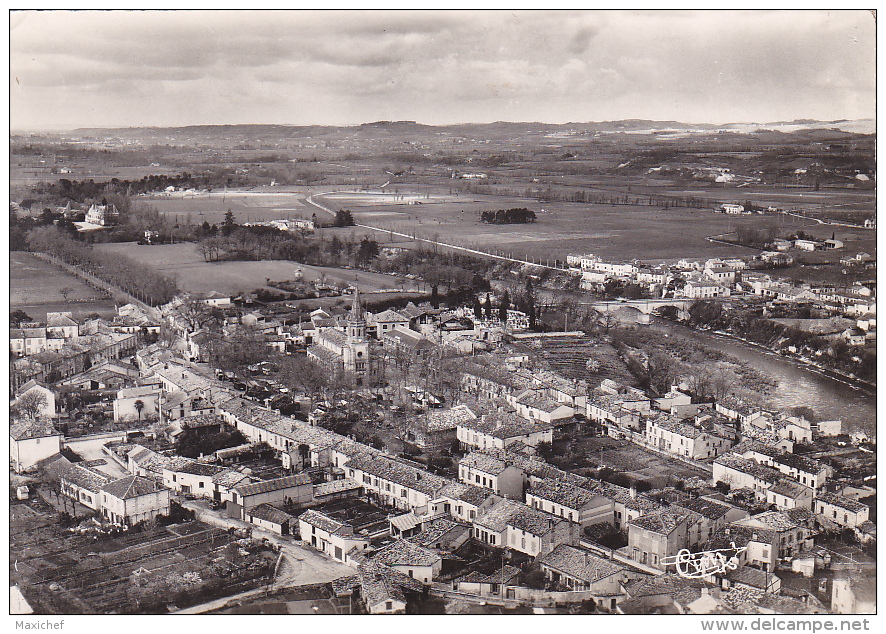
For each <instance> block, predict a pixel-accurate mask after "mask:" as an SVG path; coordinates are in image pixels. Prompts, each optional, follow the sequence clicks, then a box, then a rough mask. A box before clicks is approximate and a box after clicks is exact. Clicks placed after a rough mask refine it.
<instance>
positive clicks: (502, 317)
mask: <svg viewBox="0 0 886 634" xmlns="http://www.w3.org/2000/svg"><path fill="white" fill-rule="evenodd" d="M510 307H511V296H510V295H509V294H508V291H507V290H505V292H504V295H502V296H501V304H499V306H498V320H499V321H500V322H501V323H502V324H505V323H507V321H508V309H509V308H510Z"/></svg>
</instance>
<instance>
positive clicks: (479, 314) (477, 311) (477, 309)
mask: <svg viewBox="0 0 886 634" xmlns="http://www.w3.org/2000/svg"><path fill="white" fill-rule="evenodd" d="M474 317H475V318H476V319H477V321H483V306H481V305H480V298H479V297H477V296H476V295H475V296H474Z"/></svg>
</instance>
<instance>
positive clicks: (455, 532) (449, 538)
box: [409, 517, 471, 554]
mask: <svg viewBox="0 0 886 634" xmlns="http://www.w3.org/2000/svg"><path fill="white" fill-rule="evenodd" d="M470 537H471V526H470V524H463V523H461V522H455V521H453V520H451V519H448V518H445V517H438V518H437V519H435V520H432V521H429V522H425V523H424V524H422V529H421V531H419V532H418V533H416V534H415V535H413V536H412V537H410V538H409V541H410V543H413V544H416V545H418V546H423V547H424V548H429V549H431V550H433V551H435V552H437V553H445V554H448V553H452V552H454V551H456V550H458V549H459V548H461V546H463V545H464V544H465V543H466V542H467V541H468V539H470Z"/></svg>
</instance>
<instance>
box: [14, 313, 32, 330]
mask: <svg viewBox="0 0 886 634" xmlns="http://www.w3.org/2000/svg"><path fill="white" fill-rule="evenodd" d="M30 321H34V320H33V319H31V316H30V315H29V314H28V313H26V312H24V311H22V310H14V311H12V312H11V313H9V324H10V325H11V326H16V327H18V326H19V324H21V323H22V322H30Z"/></svg>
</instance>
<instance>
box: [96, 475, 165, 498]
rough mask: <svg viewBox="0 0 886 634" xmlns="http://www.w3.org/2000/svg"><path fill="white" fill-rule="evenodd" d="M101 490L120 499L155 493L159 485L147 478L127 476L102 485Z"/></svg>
mask: <svg viewBox="0 0 886 634" xmlns="http://www.w3.org/2000/svg"><path fill="white" fill-rule="evenodd" d="M101 490H102V491H103V492H104V493H107V494H108V495H113V496H114V497H115V498H118V499H120V500H129V499H132V498H137V497H141V496H143V495H150V494H152V493H156V492H157V491H158V490H159V487H158V486H157V483H156V482H154V481H153V480H149V479H148V478H142V477H140V476H128V477H126V478H120V479H119V480H114V481H113V482H111V483H110V484H106V485H104V486H102V488H101Z"/></svg>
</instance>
